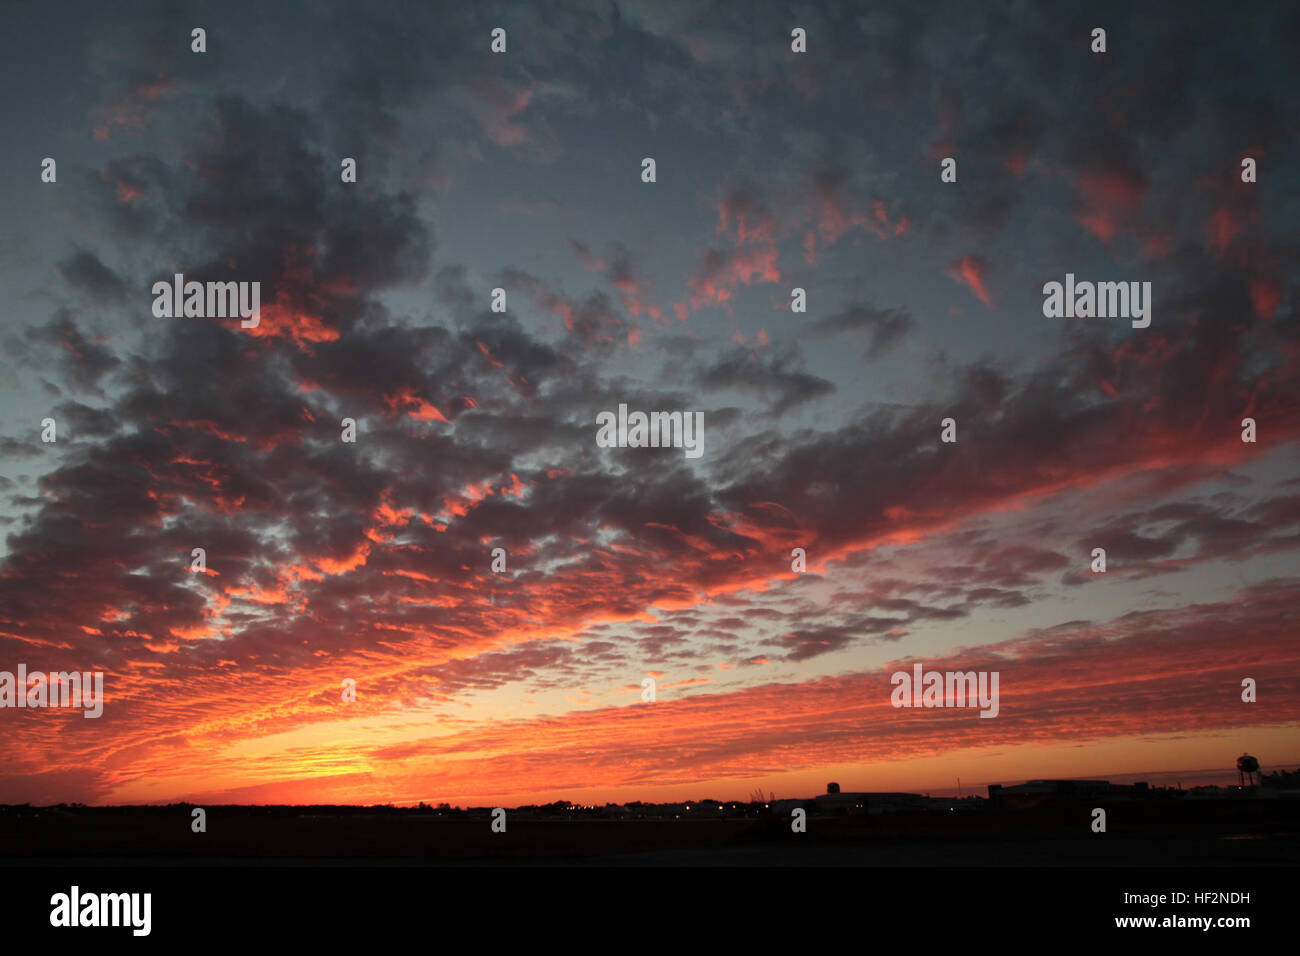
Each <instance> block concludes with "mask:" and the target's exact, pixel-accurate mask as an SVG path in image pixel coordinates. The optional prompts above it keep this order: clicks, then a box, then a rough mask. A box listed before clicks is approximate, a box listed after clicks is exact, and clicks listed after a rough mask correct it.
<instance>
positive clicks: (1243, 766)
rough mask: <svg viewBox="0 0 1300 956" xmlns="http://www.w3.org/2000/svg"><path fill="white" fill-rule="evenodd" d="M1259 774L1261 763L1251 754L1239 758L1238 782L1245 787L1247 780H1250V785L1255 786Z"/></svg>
mask: <svg viewBox="0 0 1300 956" xmlns="http://www.w3.org/2000/svg"><path fill="white" fill-rule="evenodd" d="M1258 774H1259V761H1258V760H1256V759H1255V758H1254V757H1252V756H1251V755H1250V754H1242V755H1241V756H1240V757H1238V758H1237V781H1238V782H1239V783H1240V784H1241V785H1242V786H1243V787H1244V786H1245V785H1246V778H1247V777H1249V778H1250V785H1251V786H1252V787H1253V786H1255V782H1256V780H1257V779H1258V777H1257V775H1258Z"/></svg>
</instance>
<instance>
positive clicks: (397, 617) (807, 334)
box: [0, 0, 1300, 806]
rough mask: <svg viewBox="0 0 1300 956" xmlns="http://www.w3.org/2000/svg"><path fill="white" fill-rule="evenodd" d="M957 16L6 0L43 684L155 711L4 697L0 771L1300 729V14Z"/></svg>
mask: <svg viewBox="0 0 1300 956" xmlns="http://www.w3.org/2000/svg"><path fill="white" fill-rule="evenodd" d="M926 6H927V8H926V9H920V8H918V5H916V4H913V3H908V2H898V3H876V2H872V3H865V2H864V3H845V4H831V3H815V4H776V3H766V2H756V3H748V2H747V3H740V2H732V3H708V2H704V0H683V2H656V3H649V2H647V3H630V2H613V0H609V2H602V0H591V2H539V3H529V4H519V3H456V4H450V3H374V4H364V5H363V4H360V3H329V2H320V3H318V2H312V3H310V4H306V3H303V4H298V3H273V4H264V3H254V2H223V3H221V4H205V3H192V4H188V5H187V4H170V3H138V4H137V3H123V4H113V5H112V6H111V7H109V6H107V5H103V4H99V3H80V4H78V3H59V2H54V3H26V2H21V3H16V4H13V5H11V6H10V7H9V8H7V11H6V25H5V37H4V40H2V41H0V44H2V46H3V52H4V55H3V57H0V81H2V83H3V88H4V89H5V91H6V94H7V95H6V98H5V101H4V106H3V107H2V108H0V109H2V112H0V115H2V116H3V123H0V137H2V140H0V142H2V143H3V149H0V179H2V182H0V223H2V225H0V530H3V540H2V541H0V671H16V669H17V666H18V665H19V664H20V663H21V664H25V665H26V666H27V668H28V670H29V671H61V670H79V671H95V670H99V671H103V673H104V683H105V695H106V702H105V705H104V713H103V716H102V717H101V718H99V719H97V720H93V719H85V718H83V716H82V715H81V713H80V711H76V710H57V709H44V710H42V709H23V710H17V709H0V754H2V755H3V760H2V761H0V803H20V802H32V803H57V802H72V801H79V802H85V803H118V804H120V803H139V802H158V803H167V802H174V801H180V800H187V801H193V802H198V803H202V802H208V803H318V802H319V803H389V802H391V803H416V802H419V801H425V802H441V801H447V802H450V803H453V804H460V805H489V806H492V805H501V806H513V805H518V804H524V803H534V802H549V801H552V800H556V799H561V798H564V799H571V800H574V801H577V802H606V801H614V802H625V801H631V800H675V799H684V798H704V797H714V798H718V799H736V798H745V797H747V795H748V794H749V793H750V792H751V791H753V790H754V789H756V788H760V787H761V788H762V789H763V790H764V792H768V791H772V792H775V793H776V795H777V796H778V797H797V796H810V795H812V794H814V793H819V792H822V791H823V790H824V789H825V784H826V782H827V781H830V780H836V781H838V782H839V783H840V784H841V786H842V788H843V789H844V790H908V791H919V792H931V793H934V794H939V793H949V792H953V791H954V790H955V789H956V780H957V778H958V777H960V778H961V781H962V786H963V790H964V791H965V792H971V791H974V792H982V788H983V787H984V786H985V785H986V784H988V783H1005V784H1012V783H1018V782H1021V781H1023V780H1026V779H1030V778H1042V777H1071V778H1076V777H1089V776H1100V777H1104V778H1108V779H1111V780H1115V781H1121V780H1130V779H1144V780H1151V781H1152V782H1153V783H1157V782H1158V783H1166V782H1170V783H1172V782H1175V781H1181V782H1182V783H1183V784H1184V785H1185V786H1186V785H1190V784H1192V783H1199V782H1204V781H1214V782H1228V781H1229V780H1230V779H1231V780H1234V781H1235V778H1236V775H1235V773H1232V771H1231V768H1232V767H1233V763H1234V761H1235V759H1236V757H1237V756H1238V755H1239V754H1240V753H1242V752H1243V751H1246V750H1249V751H1250V752H1251V753H1254V754H1256V755H1257V756H1258V757H1259V758H1260V761H1261V764H1262V765H1263V768H1264V769H1265V770H1266V771H1269V770H1273V769H1276V768H1278V767H1280V766H1290V767H1294V766H1296V765H1300V562H1298V560H1297V559H1298V558H1300V455H1298V454H1297V452H1298V451H1300V295H1298V291H1300V290H1298V289H1297V269H1296V266H1297V263H1298V262H1300V254H1298V252H1300V233H1298V232H1297V228H1296V223H1297V222H1300V189H1298V188H1297V187H1298V186H1300V173H1298V167H1297V160H1298V159H1300V155H1298V151H1297V146H1296V143H1297V136H1298V134H1300V99H1298V98H1297V96H1296V90H1297V89H1298V88H1300V10H1297V8H1296V6H1295V5H1293V4H1276V5H1266V4H1258V5H1252V4H1220V5H1217V6H1218V7H1219V9H1218V11H1217V12H1206V11H1202V10H1201V9H1200V7H1201V5H1187V4H1164V5H1160V4H1153V5H1146V4H1143V5H1141V6H1140V9H1137V8H1135V5H1133V4H1130V3H1127V2H1126V3H1118V4H1113V5H1106V4H1102V5H1088V6H1089V8H1090V9H1089V10H1087V11H1086V12H1083V11H1081V10H1080V9H1079V7H1077V6H1076V5H1073V4H1070V5H1066V4H1042V3H1033V2H1023V3H999V4H996V5H995V4H985V3H965V2H962V3H951V4H934V5H926ZM195 27H202V28H204V29H205V30H206V31H207V52H206V53H194V52H192V51H191V30H192V29H193V28H195ZM494 27H502V28H504V29H505V30H506V32H507V52H506V53H504V54H494V53H492V52H491V51H490V49H489V45H490V42H491V37H490V34H491V31H492V29H493V28H494ZM795 27H801V28H803V29H805V30H806V31H807V38H808V39H807V47H808V51H807V53H803V54H798V53H794V52H792V51H791V43H790V36H791V30H792V29H794V28H795ZM1094 27H1104V28H1105V29H1106V30H1107V44H1108V49H1107V52H1106V53H1104V54H1096V53H1093V52H1091V51H1090V32H1091V30H1092V29H1093V28H1094ZM45 157H51V158H54V159H55V160H56V161H57V181H56V182H54V183H45V182H42V181H41V163H42V160H43V159H44V158H45ZM344 157H352V158H355V159H356V161H357V182H356V183H354V184H353V183H344V182H342V181H341V177H340V162H341V161H342V159H343V158H344ZM645 157H653V158H654V159H655V161H656V166H657V170H656V172H657V181H656V182H653V183H645V182H642V179H641V170H642V160H643V158H645ZM944 157H954V158H955V159H956V160H957V169H958V178H957V182H956V183H943V182H941V181H940V161H941V160H942V159H943V158H944ZM1243 157H1252V158H1254V159H1255V160H1256V161H1257V165H1258V181H1257V182H1255V183H1253V184H1247V183H1243V182H1242V181H1241V175H1240V172H1241V169H1240V164H1241V160H1242V158H1243ZM175 273H183V274H184V275H185V277H186V278H187V279H196V280H200V281H206V280H212V281H249V282H252V281H257V282H260V283H261V301H262V311H261V322H260V325H259V326H258V327H257V328H252V329H244V328H241V327H240V323H239V321H238V319H228V318H195V317H191V318H157V317H155V315H154V313H153V311H152V305H153V299H154V297H153V295H152V292H151V289H152V286H153V284H154V283H155V282H156V281H158V280H168V281H170V280H171V278H172V276H173V275H174V274H175ZM1067 273H1073V274H1074V275H1075V276H1076V277H1077V278H1078V279H1079V280H1089V281H1125V282H1128V281H1139V282H1141V281H1147V282H1150V283H1151V284H1152V311H1151V324H1150V327H1149V328H1146V329H1136V328H1132V327H1131V325H1130V322H1129V321H1128V320H1127V319H1114V318H1108V319H1102V318H1062V319H1049V318H1046V317H1045V316H1044V314H1043V294H1042V287H1043V284H1044V283H1045V282H1049V281H1058V282H1061V281H1064V279H1065V276H1066V274H1067ZM497 287H499V288H503V289H504V290H505V291H506V294H507V297H508V308H507V311H506V312H505V313H494V312H492V311H491V309H490V302H491V293H492V290H493V289H494V288H497ZM795 287H800V288H803V289H806V290H807V302H808V307H807V312H806V313H803V314H799V313H794V312H792V311H791V307H790V302H791V290H792V289H794V288H795ZM620 403H622V404H626V405H627V406H628V407H629V409H639V410H644V411H651V410H657V411H691V412H694V411H702V412H703V413H704V439H703V440H704V445H703V454H702V455H701V456H700V457H698V458H688V457H687V456H686V455H685V454H684V452H683V450H682V449H679V448H601V447H598V446H597V443H596V432H597V427H596V417H597V415H599V414H600V413H601V412H602V411H615V410H617V408H618V406H619V405H620ZM1247 416H1249V417H1253V418H1254V419H1255V420H1256V422H1257V428H1258V441H1257V442H1256V443H1253V444H1250V443H1245V442H1243V441H1242V424H1241V423H1242V419H1243V418H1244V417H1247ZM948 417H951V418H953V419H955V420H956V423H957V425H956V427H957V442H956V443H955V444H945V443H942V442H941V441H940V422H941V420H942V419H944V418H948ZM46 418H54V419H55V421H56V423H57V436H58V437H57V442H55V443H52V444H51V443H45V442H43V441H42V440H41V430H42V426H41V422H42V420H43V419H46ZM344 418H352V419H354V420H355V421H356V423H357V428H356V431H357V440H356V442H355V443H345V442H344V441H342V438H341V435H342V429H341V426H340V422H341V420H342V419H344ZM200 547H201V548H203V549H205V551H206V564H207V573H193V572H192V571H191V552H192V550H193V549H194V548H200ZM497 547H501V548H504V549H506V552H507V570H506V572H505V573H494V572H493V571H492V569H491V560H492V559H491V552H492V549H493V548H497ZM794 548H803V549H805V550H806V552H807V556H808V570H807V571H806V572H805V573H802V574H797V573H794V572H792V570H791V551H792V549H794ZM1094 548H1104V549H1105V550H1106V555H1107V571H1106V573H1104V574H1094V573H1093V572H1092V571H1091V570H1090V564H1091V561H1092V558H1091V554H1092V551H1093V549H1094ZM915 662H920V663H922V664H924V665H925V667H926V669H936V670H961V671H968V670H976V671H979V670H988V671H998V672H999V673H1000V695H1001V701H1000V712H999V714H998V716H997V717H996V718H995V719H981V718H980V717H979V713H978V711H977V710H975V709H915V710H913V709H896V708H894V707H892V706H891V704H890V691H891V685H890V675H891V674H892V673H893V672H894V671H896V670H900V669H904V670H908V671H910V670H911V667H912V664H913V663H915ZM646 677H652V678H654V679H655V680H656V681H657V682H658V684H657V700H655V701H654V702H653V703H648V702H643V701H642V699H641V683H642V681H643V680H644V679H645V678H646ZM1247 677H1249V678H1253V679H1254V680H1255V681H1256V682H1257V684H1258V700H1257V701H1256V702H1254V703H1245V702H1243V701H1242V699H1241V683H1242V680H1243V679H1244V678H1247ZM347 678H351V679H353V680H355V681H356V694H357V699H356V701H355V702H352V703H346V702H344V701H343V700H342V699H341V698H342V695H341V689H340V685H341V683H342V682H343V681H344V680H345V679H347Z"/></svg>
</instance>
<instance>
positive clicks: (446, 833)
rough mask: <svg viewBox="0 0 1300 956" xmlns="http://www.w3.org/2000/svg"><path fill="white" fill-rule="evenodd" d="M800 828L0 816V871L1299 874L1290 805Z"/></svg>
mask: <svg viewBox="0 0 1300 956" xmlns="http://www.w3.org/2000/svg"><path fill="white" fill-rule="evenodd" d="M1090 811H1091V807H1090V806H1084V805H1077V806H1057V807H1046V808H1043V807H1040V808H1036V809H1022V810H1006V811H995V810H992V809H989V808H983V809H976V810H965V811H959V812H953V813H950V814H945V813H942V812H937V811H916V812H900V813H891V814H881V815H875V816H865V817H851V818H824V819H821V818H817V817H811V818H809V820H808V831H807V832H806V833H792V832H791V831H790V824H789V821H788V820H785V819H779V818H766V819H722V820H703V821H701V820H689V821H688V820H600V819H584V820H573V821H567V820H529V819H510V820H509V821H508V824H507V832H505V833H493V832H492V831H491V827H490V822H489V820H488V818H487V817H486V816H482V817H471V816H464V815H463V816H460V817H457V818H452V819H448V818H445V817H444V818H439V817H437V816H435V815H433V814H432V813H429V812H422V811H418V810H401V809H392V808H366V809H358V808H343V807H328V808H327V807H208V808H207V832H206V833H193V832H191V830H190V808H188V807H179V806H178V807H125V808H84V807H74V808H30V807H6V808H0V864H4V865H10V866H12V865H36V866H41V865H66V864H73V865H96V864H103V865H114V866H122V865H152V864H160V865H177V864H187V863H193V864H195V865H214V864H215V865H242V864H248V863H255V864H272V865H275V864H291V863H301V862H311V863H314V864H318V865H321V864H323V865H329V864H341V863H347V864H357V863H363V864H364V863H373V864H378V865H422V864H434V865H437V864H468V865H494V864H495V865H501V864H505V865H529V864H540V865H556V864H564V865H573V864H577V865H583V864H587V865H593V864H594V865H652V866H658V865H670V866H671V865H741V866H764V865H793V866H800V865H809V866H836V865H843V866H990V865H992V866H1166V867H1167V866H1197V867H1204V866H1261V865H1263V866H1279V865H1280V866H1286V865H1297V864H1300V812H1298V811H1300V802H1297V801H1293V800H1273V801H1264V800H1261V801H1253V800H1252V801H1221V802H1220V801H1204V802H1201V801H1180V802H1177V803H1168V802H1148V803H1142V802H1135V803H1127V804H1125V803H1118V804H1115V805H1113V806H1111V807H1109V808H1108V811H1107V812H1108V815H1109V819H1108V827H1107V831H1108V832H1106V833H1104V834H1099V833H1093V832H1092V831H1091V829H1090V826H1089V822H1090Z"/></svg>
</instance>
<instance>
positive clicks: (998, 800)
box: [989, 780, 1151, 809]
mask: <svg viewBox="0 0 1300 956" xmlns="http://www.w3.org/2000/svg"><path fill="white" fill-rule="evenodd" d="M1150 793H1151V789H1150V787H1148V786H1147V784H1145V783H1134V784H1117V783H1111V782H1110V781H1108V780H1030V781H1028V782H1026V783H1021V784H1017V785H1015V786H1011V787H1004V786H1002V785H1001V784H997V783H991V784H989V805H990V806H992V807H994V808H1000V807H1006V808H1009V809H1018V808H1020V807H1037V806H1044V805H1048V804H1053V803H1066V802H1071V801H1075V800H1099V799H1107V800H1132V799H1137V798H1141V797H1146V796H1149V795H1150Z"/></svg>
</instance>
